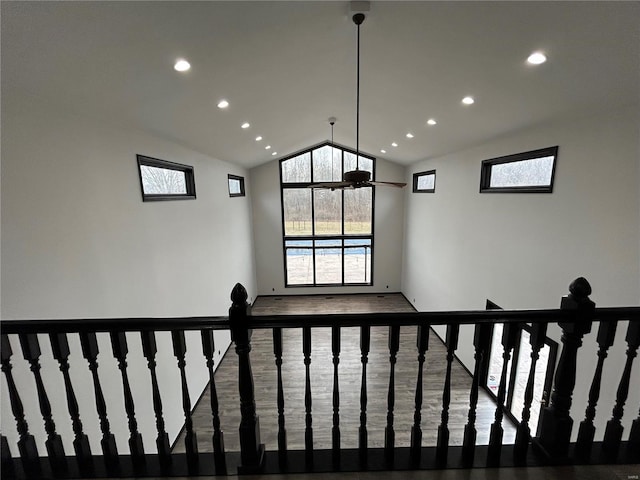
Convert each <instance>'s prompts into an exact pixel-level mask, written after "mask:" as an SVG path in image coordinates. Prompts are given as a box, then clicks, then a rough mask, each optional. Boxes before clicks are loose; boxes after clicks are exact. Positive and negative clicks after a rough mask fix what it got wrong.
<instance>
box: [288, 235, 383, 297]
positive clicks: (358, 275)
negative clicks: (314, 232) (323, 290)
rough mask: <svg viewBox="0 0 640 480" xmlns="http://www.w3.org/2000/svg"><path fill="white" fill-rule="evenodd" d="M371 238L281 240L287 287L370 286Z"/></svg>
mask: <svg viewBox="0 0 640 480" xmlns="http://www.w3.org/2000/svg"><path fill="white" fill-rule="evenodd" d="M371 247H372V242H371V238H370V237H369V238H353V237H350V238H346V237H341V238H330V239H323V240H317V239H316V240H314V239H308V240H285V245H284V249H285V262H286V264H285V268H286V273H287V277H286V279H287V286H288V287H291V286H311V285H370V284H371V253H372V251H371Z"/></svg>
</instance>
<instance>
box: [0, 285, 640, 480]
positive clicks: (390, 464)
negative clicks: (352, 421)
mask: <svg viewBox="0 0 640 480" xmlns="http://www.w3.org/2000/svg"><path fill="white" fill-rule="evenodd" d="M590 293H591V289H590V287H589V284H588V283H587V281H586V280H584V279H582V278H580V279H577V280H576V281H574V282H573V283H572V284H571V286H570V293H569V294H568V295H567V296H565V297H563V299H562V302H561V307H560V309H548V310H490V311H450V312H422V313H393V314H387V313H379V314H337V315H287V316H280V315H269V316H259V317H252V316H251V312H250V306H249V305H248V304H247V301H246V300H247V293H246V291H245V289H244V288H243V287H242V286H241V285H239V284H238V285H236V287H235V288H234V290H233V292H232V294H231V299H232V306H231V308H230V310H229V316H228V317H195V318H172V319H155V318H138V319H89V320H77V319H76V320H30V321H6V322H4V323H3V331H2V335H1V337H2V348H1V357H2V371H3V372H4V374H5V378H6V384H7V390H8V392H9V399H8V401H9V402H10V405H11V409H12V412H13V415H14V417H15V422H16V428H17V433H18V437H19V440H18V442H17V453H18V454H19V458H18V457H16V458H13V457H12V451H13V450H14V449H15V445H13V446H12V445H9V442H8V440H7V438H6V437H5V436H4V435H2V475H3V478H13V477H15V478H25V477H26V478H39V477H51V476H54V477H59V478H92V477H127V476H137V477H144V476H185V475H213V474H215V475H227V474H235V473H236V471H237V472H238V473H240V474H244V473H257V472H263V473H275V472H327V471H357V470H390V469H400V470H407V469H434V468H448V467H449V468H451V467H485V466H513V465H524V466H526V465H549V464H591V463H638V462H640V417H639V418H636V419H635V420H634V421H633V423H632V427H631V429H630V433H629V436H628V439H627V440H623V433H624V432H623V426H622V423H621V420H622V417H623V413H624V410H623V409H624V406H625V403H626V400H627V396H628V392H629V388H630V379H631V370H632V366H633V361H634V358H635V356H636V355H637V350H638V347H639V346H640V307H624V308H622V307H620V308H596V307H595V305H594V303H593V302H592V301H591V300H590V299H589V295H590ZM623 320H624V321H628V326H627V331H626V337H625V341H626V344H627V345H626V348H627V353H626V362H625V365H624V368H623V370H622V374H621V377H620V381H619V386H618V389H617V394H616V400H615V405H612V406H609V405H604V406H600V411H602V412H607V411H608V410H610V411H611V412H612V414H611V415H612V416H611V419H610V420H609V421H608V422H607V424H606V429H605V432H604V436H603V438H604V440H603V441H602V442H596V441H594V438H595V434H596V431H595V427H594V419H595V417H596V405H597V403H598V400H599V395H600V388H601V380H602V372H603V365H604V362H605V359H606V357H607V352H608V350H609V348H610V347H611V346H612V345H613V343H614V338H615V332H616V326H617V322H618V321H623ZM594 321H595V322H599V327H598V333H597V343H598V347H599V350H598V353H597V356H598V363H597V367H596V369H595V373H594V375H593V380H592V383H591V388H590V390H589V398H588V406H587V409H586V412H585V417H584V420H582V421H581V422H580V425H579V430H578V437H577V442H575V443H573V442H571V433H572V431H573V423H574V419H573V418H571V416H570V408H571V403H572V396H573V390H574V385H575V381H576V370H577V368H578V365H577V363H576V359H577V354H578V350H579V348H580V347H581V345H582V339H583V337H584V335H586V334H588V333H589V332H590V331H591V327H592V322H594ZM495 323H502V324H504V328H503V335H502V346H503V352H504V353H503V360H504V365H505V367H504V368H506V365H507V363H508V361H509V359H510V357H511V354H512V351H513V349H514V347H515V344H516V342H517V338H518V334H519V330H520V329H521V328H522V324H523V323H530V324H531V328H530V335H529V342H530V346H531V366H530V370H529V373H528V377H527V383H526V388H525V393H524V407H523V411H522V421H521V422H520V423H519V425H518V427H517V432H516V439H515V444H514V445H504V444H503V438H502V437H503V412H504V409H505V407H504V401H505V391H506V388H507V386H506V377H507V375H506V371H505V370H504V368H503V372H502V376H501V381H500V385H499V388H498V395H497V405H496V410H495V421H494V422H493V424H492V425H491V431H490V438H489V445H476V436H477V431H476V407H477V402H478V391H479V388H480V379H479V377H480V373H479V372H481V371H482V370H483V365H484V362H486V361H487V358H488V356H489V352H490V348H491V332H492V328H491V326H492V325H493V324H495ZM549 323H557V324H558V325H559V326H560V328H561V329H562V332H563V334H562V339H561V341H562V351H561V355H560V359H559V362H558V364H557V368H556V370H555V377H554V387H553V393H552V395H551V402H550V404H549V405H548V406H547V407H545V408H544V409H543V412H542V418H541V430H540V435H539V436H538V437H535V438H532V436H531V431H530V425H529V423H528V422H529V419H530V411H531V404H532V400H533V389H534V381H535V370H536V361H537V359H538V356H539V352H540V350H541V348H542V346H543V344H544V339H545V337H546V330H547V325H548V324H549ZM439 325H443V326H446V336H445V339H444V342H445V346H446V351H447V353H446V373H445V381H444V387H443V392H442V405H441V410H440V412H441V416H440V424H439V425H438V426H437V427H435V426H425V425H423V424H422V401H423V378H422V376H423V369H424V365H425V354H426V352H427V350H428V349H429V331H430V328H431V327H432V326H439ZM461 325H475V335H474V339H473V348H474V359H475V363H474V369H473V379H472V383H471V388H470V392H469V409H468V417H467V423H466V425H465V426H464V439H463V444H462V446H452V445H450V443H449V406H450V399H451V366H452V363H453V362H454V358H455V357H454V355H455V352H456V349H457V348H458V334H459V329H460V326H461ZM380 326H384V327H388V328H389V335H388V352H389V384H388V391H387V414H386V424H385V426H384V427H385V428H384V448H371V447H369V445H368V419H367V400H368V398H367V395H368V389H367V364H368V362H369V358H368V357H369V350H370V341H371V327H380ZM405 326H414V327H415V326H417V338H416V349H417V364H418V377H417V379H416V385H415V410H414V411H413V412H412V413H413V424H412V426H411V435H410V446H409V447H398V446H396V445H395V428H396V427H395V426H394V413H395V411H394V409H395V376H394V372H395V365H396V359H397V356H396V355H397V353H398V348H399V338H400V330H401V328H402V327H405ZM318 327H331V354H332V363H333V394H332V410H331V412H332V427H331V439H332V448H330V449H327V450H321V449H315V448H314V439H313V408H312V407H313V404H312V400H313V399H312V390H311V377H310V365H311V362H312V360H313V352H312V336H313V331H314V329H316V328H318ZM344 327H359V328H360V352H359V353H360V359H361V383H360V418H359V431H358V448H354V449H345V448H342V447H341V435H340V428H341V424H340V391H339V381H338V380H339V368H338V367H339V364H340V354H341V344H340V337H341V335H340V334H341V328H344ZM255 329H268V330H271V331H272V332H273V354H274V357H275V367H274V368H275V370H276V374H277V386H276V391H277V404H276V405H273V408H274V411H276V412H277V445H278V450H277V452H268V451H267V452H266V451H265V447H264V445H263V444H262V443H261V440H260V426H259V425H260V424H259V419H258V412H257V411H256V402H255V392H254V384H253V375H252V370H251V359H250V352H251V335H252V331H253V330H255ZM282 329H299V330H301V335H302V345H303V350H302V355H303V358H302V362H303V364H304V368H305V389H304V390H305V394H304V409H305V410H304V424H305V435H304V450H289V449H288V448H287V432H286V422H285V420H286V418H285V399H286V397H285V393H284V388H283V379H282V370H281V366H282V355H283V342H282ZM188 330H197V331H200V332H201V340H202V355H203V357H204V362H205V364H206V367H207V369H208V373H209V386H208V387H209V393H210V397H211V404H210V407H211V421H212V425H213V432H214V433H213V437H212V438H211V439H210V441H211V442H212V444H213V453H200V452H199V451H198V441H201V442H202V441H205V439H202V438H201V439H200V440H198V439H197V436H196V432H195V431H194V428H193V420H192V407H193V405H192V402H191V399H190V397H189V389H188V382H187V373H186V370H185V362H186V361H185V358H186V353H187V342H186V341H185V331H188ZM215 330H230V331H231V338H232V340H233V342H234V344H235V352H236V354H237V356H238V362H239V363H238V365H239V371H238V390H239V394H240V405H238V406H236V408H239V409H240V412H241V422H240V425H239V439H240V451H239V452H226V451H225V447H224V440H223V432H222V431H221V427H220V410H221V408H220V404H219V399H218V396H217V390H216V384H215V375H214V370H215V365H214V352H215V345H214V336H213V332H214V331H215ZM162 331H165V332H171V338H172V345H173V355H174V356H175V360H176V362H177V368H178V370H179V375H180V386H179V387H178V388H180V392H181V397H182V409H183V414H184V430H185V452H186V453H171V451H170V448H169V436H168V433H167V431H166V427H165V421H164V415H165V413H166V411H167V405H163V403H162V397H161V392H160V388H159V386H158V378H157V371H156V368H157V364H156V357H157V353H158V352H157V346H156V338H155V332H162ZM99 332H107V333H109V335H110V338H111V347H112V354H113V356H114V358H115V359H116V361H117V363H118V368H119V370H120V377H121V378H120V381H121V383H122V392H123V403H124V407H125V412H126V422H127V426H128V431H129V439H128V446H129V452H130V453H129V454H127V455H123V454H122V453H119V452H118V448H117V445H116V442H115V437H114V435H113V433H112V431H111V426H110V422H109V417H108V405H107V402H106V401H105V397H104V394H103V390H102V385H101V381H100V373H99V368H98V361H97V359H98V355H99V353H100V352H99V349H98V342H97V337H96V333H99ZM125 332H139V335H140V341H141V345H142V352H143V355H144V358H145V359H146V361H147V367H148V370H149V377H150V380H147V381H149V382H150V385H151V389H150V390H151V392H152V395H151V398H149V401H148V404H147V405H134V399H133V396H132V393H131V381H130V379H129V376H128V371H127V354H128V345H127V337H126V336H125ZM38 334H48V335H49V340H50V343H51V348H52V351H53V356H54V359H55V360H56V361H57V363H58V365H59V369H60V371H61V372H62V379H61V384H62V385H63V388H64V392H65V395H66V400H67V407H68V411H69V416H70V419H71V425H72V430H73V434H74V438H73V449H74V454H73V455H70V454H69V453H68V452H65V450H64V448H63V443H62V439H61V437H60V435H59V433H57V431H56V424H55V422H54V418H53V415H52V409H51V404H50V400H49V396H48V394H47V391H46V388H45V385H44V382H43V381H42V377H41V373H40V371H41V366H40V362H41V350H40V344H39V339H38ZM68 334H77V335H79V339H80V343H81V347H82V355H83V357H84V359H85V360H86V361H87V363H88V369H89V371H90V372H91V377H92V382H93V385H92V386H93V391H94V395H93V396H94V399H95V409H96V413H97V416H98V418H99V424H100V431H101V439H100V448H101V452H100V453H98V452H92V451H91V449H90V446H89V441H88V437H87V435H86V433H84V431H83V424H82V421H81V419H80V413H79V408H78V401H77V398H76V393H75V392H76V388H74V385H72V382H71V377H70V375H69V356H70V349H69V343H68V338H67V335H68ZM9 336H17V337H18V339H19V343H20V346H21V350H22V355H23V357H24V359H25V360H26V361H28V362H29V364H30V369H31V371H32V372H33V376H34V381H35V385H36V392H37V397H38V403H39V408H40V413H41V415H42V420H43V422H44V426H45V432H46V441H45V446H46V450H47V452H46V453H47V454H46V456H45V455H43V453H44V452H39V451H38V449H37V447H36V442H35V438H34V436H33V435H32V434H31V433H30V431H29V425H28V423H27V418H26V415H25V409H24V406H23V402H22V397H21V395H22V394H21V392H19V390H18V387H17V386H16V382H15V379H14V376H13V372H12V368H13V366H12V356H13V353H14V352H13V351H12V347H11V342H10V341H9ZM14 345H15V343H14ZM263 367H264V366H263ZM136 381H140V382H142V381H145V380H144V379H142V378H140V379H136ZM634 388H637V385H634ZM3 401H7V400H6V399H3ZM151 408H153V415H154V416H155V425H156V429H157V437H156V438H155V445H156V451H157V453H154V454H150V453H146V451H145V447H144V442H143V438H142V435H141V433H140V432H139V430H138V422H137V420H136V412H140V411H141V410H142V409H145V410H149V411H150V409H151ZM225 408H227V409H228V408H230V407H229V406H228V405H226V406H225ZM632 408H633V410H632V411H633V412H635V411H636V410H635V408H636V406H632ZM604 414H606V413H604ZM29 420H30V421H35V420H36V419H29ZM59 421H60V420H59ZM425 428H436V429H437V444H436V446H435V447H426V446H423V445H422V438H423V430H424V429H425ZM144 441H145V442H147V444H149V443H152V442H153V439H144ZM206 441H209V440H206ZM530 447H532V448H530Z"/></svg>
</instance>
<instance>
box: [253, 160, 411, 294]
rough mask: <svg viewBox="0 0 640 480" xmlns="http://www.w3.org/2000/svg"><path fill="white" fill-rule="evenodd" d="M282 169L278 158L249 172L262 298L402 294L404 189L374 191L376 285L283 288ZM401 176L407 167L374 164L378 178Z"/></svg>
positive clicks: (256, 257)
mask: <svg viewBox="0 0 640 480" xmlns="http://www.w3.org/2000/svg"><path fill="white" fill-rule="evenodd" d="M279 168H280V167H279V162H278V161H277V160H275V161H272V162H269V163H267V164H264V165H261V166H259V167H255V168H253V169H251V171H250V172H249V175H250V178H251V184H252V186H253V196H252V202H253V234H254V245H255V259H256V277H257V282H258V295H279V294H286V295H295V294H303V295H304V294H317V293H321V294H324V293H328V294H333V293H364V292H377V293H379V292H399V291H400V279H401V268H402V244H403V224H402V222H403V215H404V190H401V189H398V188H393V187H376V192H375V217H374V235H375V237H374V258H373V285H372V286H366V287H317V288H309V287H303V288H293V287H289V288H285V286H284V284H285V279H284V259H283V252H282V210H281V202H280V173H279ZM403 175H404V169H403V168H402V167H400V166H399V165H396V164H394V163H391V162H388V161H385V160H382V159H378V160H376V178H377V179H380V180H385V181H398V182H401V181H402V177H403ZM406 188H408V187H405V189H406Z"/></svg>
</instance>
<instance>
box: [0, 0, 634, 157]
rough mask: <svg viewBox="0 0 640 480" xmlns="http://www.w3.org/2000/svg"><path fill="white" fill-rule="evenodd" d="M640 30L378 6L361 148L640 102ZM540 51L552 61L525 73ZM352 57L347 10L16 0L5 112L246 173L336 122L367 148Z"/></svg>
mask: <svg viewBox="0 0 640 480" xmlns="http://www.w3.org/2000/svg"><path fill="white" fill-rule="evenodd" d="M639 26H640V3H638V2H584V3H582V2H581V3H576V2H391V1H389V2H372V3H371V6H370V11H369V12H368V14H367V19H366V20H365V22H364V24H363V25H362V27H361V75H362V78H361V118H360V126H361V129H360V130H361V134H360V148H361V150H363V151H365V152H368V153H371V154H373V155H377V156H378V157H382V158H387V159H389V160H392V161H395V162H398V163H401V164H409V163H412V162H415V161H417V160H420V159H424V158H428V157H433V156H437V155H442V154H445V153H450V152H454V151H457V150H460V149H463V148H467V147H469V146H472V145H475V144H478V143H481V142H484V141H487V140H489V139H491V138H495V137H497V136H501V135H506V134H509V133H510V132H512V131H514V130H518V129H522V128H526V127H528V126H531V125H535V124H538V123H542V122H547V121H549V120H551V119H553V118H554V117H557V116H562V115H567V114H569V113H571V112H574V111H584V112H585V114H589V113H590V112H596V111H597V110H598V109H600V108H605V107H607V106H617V105H622V104H626V103H633V104H638V103H639V85H640V34H639V28H640V27H639ZM537 50H540V51H544V52H545V53H546V55H547V57H548V61H547V62H546V63H544V64H542V65H538V66H531V65H528V64H527V63H526V59H527V57H528V55H529V54H530V53H532V52H533V51H537ZM178 58H185V59H187V60H188V61H189V62H190V64H191V69H190V70H189V71H188V72H185V73H179V72H177V71H175V70H174V68H173V66H174V63H175V61H176V60H177V59H178ZM355 61H356V27H355V26H354V24H353V23H352V21H351V15H350V3H349V2H337V1H327V2H241V1H237V2H2V99H3V103H4V102H5V101H6V100H7V99H8V98H9V99H10V100H13V101H20V99H21V98H30V99H32V100H33V99H36V100H37V101H39V102H43V103H47V104H49V105H51V106H52V107H53V108H60V109H63V110H68V111H71V112H74V113H78V114H81V115H89V116H92V117H94V118H100V119H103V120H104V121H107V122H111V123H117V124H119V125H121V126H123V127H125V128H136V129H142V130H145V131H149V132H151V133H153V134H155V135H159V136H161V137H164V138H167V139H170V140H172V141H174V142H177V143H179V144H182V145H185V146H188V147H190V148H192V149H194V150H197V151H200V152H203V153H206V154H208V155H210V156H212V157H215V158H218V159H221V160H225V161H230V162H234V163H237V164H240V165H243V166H246V167H252V166H256V165H259V164H261V163H264V162H267V161H269V160H272V159H274V158H280V157H281V156H284V155H286V154H289V153H292V152H295V151H297V150H299V149H301V148H304V147H306V146H309V145H312V144H316V143H319V142H321V141H323V140H327V139H328V138H329V136H330V131H329V125H328V123H327V118H328V117H330V116H335V117H337V119H338V121H337V123H336V126H335V141H336V142H337V143H340V144H343V145H347V146H355V107H356V98H355V94H356V65H355ZM467 95H471V96H473V97H474V98H475V103H474V104H473V105H470V106H465V105H463V104H462V103H461V99H462V98H463V97H464V96H467ZM221 99H226V100H228V102H229V107H228V108H226V109H224V110H223V109H219V108H218V107H217V104H218V102H219V101H220V100H221ZM430 118H433V119H435V120H436V121H437V124H436V125H433V126H430V125H427V123H426V122H427V120H428V119H430ZM244 122H248V123H250V127H249V128H246V129H242V128H241V124H242V123H244ZM407 133H412V134H413V135H414V138H412V139H409V138H407V137H406V134H407ZM257 136H262V137H263V139H262V140H261V141H259V142H258V141H256V140H255V138H256V137H257ZM392 142H397V144H398V146H397V147H392V146H391V143H392ZM266 145H271V147H272V148H271V149H270V150H265V146H266ZM380 150H386V153H381V152H380ZM273 152H277V154H276V155H272V153H273Z"/></svg>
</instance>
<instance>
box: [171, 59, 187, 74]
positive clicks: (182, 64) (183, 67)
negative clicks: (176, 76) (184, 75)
mask: <svg viewBox="0 0 640 480" xmlns="http://www.w3.org/2000/svg"><path fill="white" fill-rule="evenodd" d="M173 68H174V69H175V70H176V71H177V72H186V71H187V70H189V69H190V68H191V64H190V63H189V62H187V61H186V60H185V59H184V58H179V59H178V60H177V61H176V64H175V65H174V66H173Z"/></svg>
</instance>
